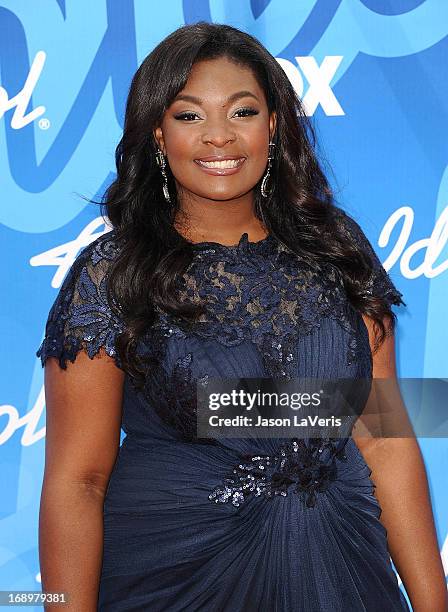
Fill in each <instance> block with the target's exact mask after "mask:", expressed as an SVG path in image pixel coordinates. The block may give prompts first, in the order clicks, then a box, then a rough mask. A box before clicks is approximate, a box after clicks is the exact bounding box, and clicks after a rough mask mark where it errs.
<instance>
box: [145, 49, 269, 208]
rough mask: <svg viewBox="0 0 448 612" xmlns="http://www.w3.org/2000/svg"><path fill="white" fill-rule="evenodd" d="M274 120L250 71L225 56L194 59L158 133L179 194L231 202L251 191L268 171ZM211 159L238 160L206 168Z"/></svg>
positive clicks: (222, 162)
mask: <svg viewBox="0 0 448 612" xmlns="http://www.w3.org/2000/svg"><path fill="white" fill-rule="evenodd" d="M275 119H276V117H275V112H273V113H272V114H271V116H269V112H268V107H267V103H266V99H265V96H264V92H263V90H262V89H261V87H260V86H259V85H258V82H257V80H256V78H255V76H254V74H253V73H252V71H251V70H250V69H248V68H246V67H242V66H239V65H237V64H235V63H233V62H231V61H230V60H228V59H227V58H219V59H214V60H206V61H201V62H198V63H196V64H195V65H194V66H193V69H192V71H191V74H190V77H189V79H188V81H187V84H186V86H185V87H184V89H183V90H182V91H181V92H179V94H178V96H177V97H176V99H175V100H174V102H173V103H172V104H171V106H170V107H169V108H168V109H167V111H166V113H165V115H164V117H163V121H162V124H161V125H160V127H158V128H157V129H156V130H155V131H154V135H155V137H156V140H157V142H158V145H159V147H160V149H161V150H162V151H163V152H164V153H165V155H166V156H167V159H168V163H169V166H170V168H171V171H172V173H173V175H174V178H175V181H176V187H177V192H178V196H179V197H180V198H182V196H184V195H187V196H190V197H192V198H193V199H194V200H200V199H201V198H205V199H207V200H230V199H234V198H238V197H241V196H242V195H244V194H247V193H248V192H250V191H251V190H252V189H253V188H254V186H255V184H256V183H257V182H258V181H259V180H260V178H261V177H262V176H263V174H264V172H265V170H266V164H267V157H268V145H269V140H270V138H272V136H273V134H274V131H275ZM212 157H217V158H226V157H231V158H233V160H234V161H228V160H227V161H221V162H218V166H221V167H216V162H215V164H213V163H212V165H214V166H215V167H211V166H210V163H209V164H207V165H208V167H206V166H205V164H206V162H207V159H206V158H212ZM204 158H205V159H204ZM201 160H202V161H203V162H204V163H202V164H201ZM235 160H238V161H235ZM209 161H210V160H209ZM235 164H236V167H234V166H235ZM223 166H224V167H223Z"/></svg>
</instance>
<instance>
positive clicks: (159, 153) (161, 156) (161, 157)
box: [156, 149, 171, 202]
mask: <svg viewBox="0 0 448 612" xmlns="http://www.w3.org/2000/svg"><path fill="white" fill-rule="evenodd" d="M156 161H157V165H158V166H159V168H160V172H161V173H162V176H163V195H164V196H165V200H166V201H167V202H171V198H170V192H169V191H168V178H167V176H166V171H165V166H166V159H165V156H164V154H163V153H162V151H161V150H160V149H157V152H156Z"/></svg>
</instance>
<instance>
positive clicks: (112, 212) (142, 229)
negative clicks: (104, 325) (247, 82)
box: [97, 22, 396, 382]
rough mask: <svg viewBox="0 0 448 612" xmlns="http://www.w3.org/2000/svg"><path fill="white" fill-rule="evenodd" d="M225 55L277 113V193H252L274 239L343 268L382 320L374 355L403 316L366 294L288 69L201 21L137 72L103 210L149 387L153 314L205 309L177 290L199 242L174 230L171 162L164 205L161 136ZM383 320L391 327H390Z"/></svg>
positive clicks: (124, 343) (119, 288)
mask: <svg viewBox="0 0 448 612" xmlns="http://www.w3.org/2000/svg"><path fill="white" fill-rule="evenodd" d="M220 57H226V58H227V59H230V60H231V61H233V62H235V63H236V64H238V65H242V66H244V67H248V68H250V69H251V70H252V71H253V74H254V76H255V78H256V79H257V81H258V83H259V85H260V86H261V87H262V89H263V90H264V93H265V96H266V101H267V105H268V109H269V113H271V112H272V111H273V110H275V111H276V115H277V124H276V132H275V136H274V139H273V141H274V142H275V144H276V148H275V150H276V156H275V160H274V164H273V168H272V173H273V178H274V180H273V187H274V188H273V190H272V192H271V194H270V196H269V197H267V198H263V197H262V196H261V193H260V185H259V184H257V185H255V186H254V205H255V211H256V215H257V217H258V218H259V219H260V220H261V221H262V222H263V224H264V225H265V227H266V229H267V231H268V232H269V233H270V234H272V235H273V236H275V237H276V238H277V239H278V240H280V241H281V242H282V243H283V244H285V245H286V246H287V247H288V248H290V249H291V250H292V251H293V252H295V253H297V254H298V255H299V256H300V257H302V258H303V259H304V260H305V261H306V262H307V263H309V264H310V265H311V266H313V268H314V269H317V270H319V269H320V265H321V264H323V263H325V264H326V265H328V264H330V265H333V266H334V267H336V268H337V269H338V270H339V272H340V274H341V276H342V278H343V282H344V286H345V289H346V292H347V296H348V299H349V301H350V302H351V304H352V305H353V307H354V308H355V309H357V310H358V311H359V312H361V313H364V314H366V315H368V316H369V317H371V318H372V319H373V320H374V322H375V325H374V328H375V330H376V334H375V335H376V343H375V351H376V350H377V349H378V347H379V346H380V345H381V343H382V342H383V341H384V338H385V336H386V335H387V334H388V333H390V331H391V330H392V331H393V328H394V327H395V320H396V316H395V314H394V313H393V312H392V310H391V308H390V306H389V304H388V303H387V301H386V300H385V299H382V298H380V297H375V296H373V295H371V294H370V293H369V291H368V290H367V289H366V287H367V282H368V280H369V278H370V277H371V268H372V262H371V261H369V257H368V256H366V253H365V252H364V251H363V250H362V249H361V248H359V246H358V245H357V244H356V243H355V241H351V240H347V234H346V233H344V231H343V227H342V221H341V219H340V217H338V216H335V215H334V214H333V213H334V210H335V208H336V206H335V204H334V195H333V193H332V191H331V189H330V186H329V184H328V182H327V179H326V178H325V176H324V173H323V171H322V169H321V167H320V164H319V162H318V160H317V156H316V152H315V147H316V134H315V130H314V128H313V126H312V124H311V122H310V120H309V118H308V117H307V115H306V114H305V110H304V107H303V105H302V102H301V100H300V98H299V97H298V96H297V94H296V92H295V90H294V88H293V87H292V85H291V83H290V81H289V79H288V77H287V76H286V74H285V72H284V71H283V69H282V67H281V66H280V64H279V63H278V62H277V60H276V59H275V58H274V57H273V56H272V55H271V54H270V53H269V52H268V51H267V49H265V47H264V46H263V45H262V44H261V43H260V42H259V41H258V40H257V39H256V38H254V37H252V36H250V35H249V34H246V33H244V32H242V31H240V30H238V29H236V28H234V27H231V26H229V25H224V24H213V23H207V22H198V23H195V24H192V25H185V26H182V27H180V28H178V29H177V30H176V31H174V32H173V33H171V34H170V35H169V36H167V37H166V38H165V39H164V40H163V41H162V42H161V43H160V44H158V45H157V46H156V47H155V49H154V50H153V51H152V52H151V53H150V54H149V55H148V56H147V57H146V58H145V60H144V61H143V63H142V64H141V65H140V67H139V68H138V70H137V72H136V73H135V75H134V77H133V79H132V83H131V87H130V90H129V94H128V98H127V103H126V114H125V123H124V130H123V136H122V138H121V140H120V142H119V144H118V146H117V148H116V154H115V160H116V168H117V177H116V180H115V181H114V182H113V183H112V184H111V185H110V186H109V187H108V189H107V191H106V192H105V194H104V196H103V199H102V202H97V204H101V211H102V214H103V216H106V217H107V218H108V219H109V220H110V222H111V223H112V225H113V227H114V229H115V233H116V239H117V242H118V243H119V244H120V247H121V248H120V249H119V256H118V257H117V259H116V260H115V261H114V262H113V265H112V267H111V269H110V271H109V276H108V292H109V297H111V298H112V296H113V298H114V299H115V300H116V301H117V302H118V303H119V304H120V316H122V317H123V318H124V320H125V322H126V330H125V332H124V333H122V334H121V335H120V336H119V338H118V339H117V350H118V352H119V354H120V357H121V360H122V363H123V367H124V369H125V370H126V371H127V372H129V373H130V374H131V376H132V377H133V378H134V379H135V380H136V381H137V382H138V381H139V380H140V382H143V375H144V367H142V363H141V361H140V359H139V357H138V356H137V352H136V348H137V344H138V341H139V339H140V338H141V336H142V334H143V333H144V332H145V330H146V329H147V327H148V325H151V323H152V321H154V317H155V306H158V307H159V308H161V309H162V310H164V311H166V312H169V313H171V314H173V315H174V316H177V317H181V318H182V319H183V320H185V321H192V320H194V319H195V318H196V317H197V316H199V315H200V314H201V313H202V312H203V306H202V305H193V304H185V303H182V302H181V301H180V300H179V298H177V297H176V292H175V291H174V287H175V282H176V279H177V278H178V276H179V275H181V274H183V272H184V271H185V270H186V268H187V267H188V265H189V263H190V262H191V260H192V256H193V252H192V247H191V243H190V242H188V240H186V239H185V238H184V237H183V236H182V235H181V234H180V233H179V232H178V231H177V230H176V229H175V227H174V219H175V217H176V214H177V213H178V212H179V209H180V207H179V201H178V198H177V196H176V187H175V182H174V177H173V175H172V173H171V171H170V168H169V166H168V164H167V168H166V169H167V175H168V187H169V192H170V196H171V201H172V206H170V205H168V204H167V202H166V201H165V199H164V197H163V192H162V177H161V173H160V169H159V167H158V166H157V164H156V157H155V153H156V150H157V142H156V141H155V138H154V129H155V128H156V127H157V126H159V125H160V123H161V121H162V118H163V115H164V113H165V111H166V110H167V108H168V107H169V106H170V104H171V103H172V101H173V100H174V98H175V97H176V95H177V94H178V93H179V91H180V90H182V89H183V88H184V87H185V85H186V83H187V80H188V77H189V75H190V71H191V69H192V67H193V65H194V64H195V63H196V62H198V61H201V60H209V59H215V58H220ZM112 302H113V300H112V299H111V303H112ZM384 317H387V320H388V321H390V324H389V325H388V329H386V326H385V325H384V322H383V319H384Z"/></svg>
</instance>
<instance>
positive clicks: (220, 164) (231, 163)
mask: <svg viewBox="0 0 448 612" xmlns="http://www.w3.org/2000/svg"><path fill="white" fill-rule="evenodd" d="M244 159H245V158H244V157H240V158H239V159H223V160H220V161H202V160H200V159H195V160H194V161H195V162H196V163H197V164H199V165H200V166H203V167H204V168H221V169H223V170H224V169H230V168H237V167H238V166H241V164H242V163H243V161H244Z"/></svg>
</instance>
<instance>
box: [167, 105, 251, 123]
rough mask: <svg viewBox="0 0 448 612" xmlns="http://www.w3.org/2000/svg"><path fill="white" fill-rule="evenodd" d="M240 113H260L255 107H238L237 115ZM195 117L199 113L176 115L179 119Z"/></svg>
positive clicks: (186, 119)
mask: <svg viewBox="0 0 448 612" xmlns="http://www.w3.org/2000/svg"><path fill="white" fill-rule="evenodd" d="M239 113H244V114H243V115H242V116H243V117H249V116H252V115H258V114H259V111H257V110H256V109H255V108H250V107H246V108H240V109H238V110H237V111H236V112H235V115H238V114H239ZM195 117H198V115H197V113H193V112H188V113H180V114H179V115H174V118H175V119H177V120H178V121H192V120H194V118H195Z"/></svg>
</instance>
